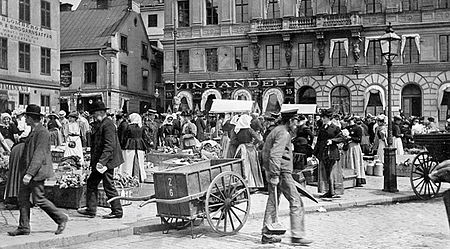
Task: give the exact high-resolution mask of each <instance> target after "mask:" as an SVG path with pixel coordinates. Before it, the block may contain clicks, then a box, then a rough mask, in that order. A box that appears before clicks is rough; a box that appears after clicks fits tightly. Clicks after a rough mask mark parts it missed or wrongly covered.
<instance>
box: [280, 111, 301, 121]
mask: <svg viewBox="0 0 450 249" xmlns="http://www.w3.org/2000/svg"><path fill="white" fill-rule="evenodd" d="M297 112H298V109H291V110H285V111H282V112H281V118H283V119H292V118H297ZM297 119H298V118H297Z"/></svg>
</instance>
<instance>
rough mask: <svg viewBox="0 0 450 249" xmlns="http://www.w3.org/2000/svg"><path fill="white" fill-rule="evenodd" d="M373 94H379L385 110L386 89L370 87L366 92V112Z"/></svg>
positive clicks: (377, 86)
mask: <svg viewBox="0 0 450 249" xmlns="http://www.w3.org/2000/svg"><path fill="white" fill-rule="evenodd" d="M371 93H374V94H375V93H379V94H380V99H381V105H382V106H383V110H384V109H386V97H385V94H384V89H383V88H382V87H381V86H379V85H370V86H368V87H367V88H366V90H365V92H364V110H366V109H367V105H368V104H369V99H370V94H371Z"/></svg>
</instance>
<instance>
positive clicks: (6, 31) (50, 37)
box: [0, 16, 58, 49]
mask: <svg viewBox="0 0 450 249" xmlns="http://www.w3.org/2000/svg"><path fill="white" fill-rule="evenodd" d="M0 36H2V37H6V38H8V39H12V40H16V41H20V42H26V43H30V44H33V45H37V46H45V47H48V48H52V49H57V48H58V43H57V39H58V36H57V33H56V31H54V30H49V29H44V28H42V27H39V26H35V25H32V24H29V23H24V22H21V21H19V20H16V19H13V18H10V17H6V16H2V17H0Z"/></svg>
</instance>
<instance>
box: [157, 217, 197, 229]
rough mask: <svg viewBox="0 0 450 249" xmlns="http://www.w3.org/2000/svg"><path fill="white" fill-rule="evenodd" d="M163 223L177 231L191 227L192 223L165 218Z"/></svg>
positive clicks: (179, 219)
mask: <svg viewBox="0 0 450 249" xmlns="http://www.w3.org/2000/svg"><path fill="white" fill-rule="evenodd" d="M161 223H162V224H164V225H167V226H168V227H169V228H170V229H177V230H181V229H185V228H186V227H188V226H189V225H190V222H189V220H187V219H183V218H175V217H164V216H161Z"/></svg>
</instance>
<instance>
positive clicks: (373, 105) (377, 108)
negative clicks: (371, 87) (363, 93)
mask: <svg viewBox="0 0 450 249" xmlns="http://www.w3.org/2000/svg"><path fill="white" fill-rule="evenodd" d="M382 112H383V102H382V101H381V94H380V92H379V91H376V92H375V91H370V92H369V101H368V102H367V107H366V113H370V114H372V115H377V114H379V113H382Z"/></svg>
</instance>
